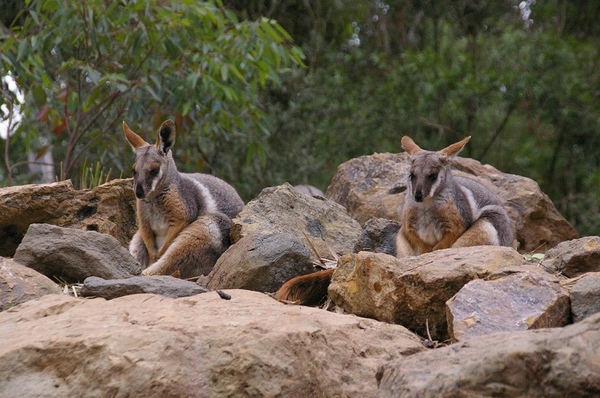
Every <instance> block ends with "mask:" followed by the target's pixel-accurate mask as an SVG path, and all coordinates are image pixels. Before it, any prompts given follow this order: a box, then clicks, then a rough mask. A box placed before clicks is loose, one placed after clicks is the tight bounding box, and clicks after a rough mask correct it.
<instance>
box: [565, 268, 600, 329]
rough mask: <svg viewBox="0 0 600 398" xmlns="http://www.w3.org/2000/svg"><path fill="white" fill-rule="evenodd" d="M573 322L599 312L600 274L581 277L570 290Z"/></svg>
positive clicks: (591, 273) (592, 273)
mask: <svg viewBox="0 0 600 398" xmlns="http://www.w3.org/2000/svg"><path fill="white" fill-rule="evenodd" d="M571 312H572V313H573V322H579V321H582V320H583V319H585V318H587V317H588V316H590V315H593V314H596V313H598V312H600V272H590V273H588V274H585V275H583V276H582V277H581V278H580V279H579V280H578V281H576V282H575V284H574V285H573V287H572V288H571Z"/></svg>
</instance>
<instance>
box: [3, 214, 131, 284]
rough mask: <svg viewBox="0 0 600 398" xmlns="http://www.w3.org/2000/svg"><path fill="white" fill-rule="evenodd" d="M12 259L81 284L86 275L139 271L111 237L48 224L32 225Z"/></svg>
mask: <svg viewBox="0 0 600 398" xmlns="http://www.w3.org/2000/svg"><path fill="white" fill-rule="evenodd" d="M14 260H15V261H16V262H18V263H20V264H23V265H26V266H28V267H30V268H33V269H35V270H36V271H38V272H40V273H42V274H44V275H46V276H47V277H49V278H53V277H57V278H60V280H64V281H65V282H68V283H74V282H82V281H83V280H84V279H85V278H87V277H88V276H98V277H100V278H104V279H121V278H128V277H130V276H132V275H139V274H140V272H141V267H140V265H139V264H138V263H137V261H135V259H134V258H133V257H132V256H131V255H130V254H129V252H128V251H127V249H125V248H124V247H122V246H121V245H120V244H119V242H118V241H117V240H116V239H115V238H113V237H112V236H110V235H107V234H102V233H99V232H94V231H81V230H78V229H73V228H61V227H57V226H54V225H50V224H31V225H30V226H29V229H28V230H27V234H26V235H25V237H24V238H23V241H22V242H21V244H20V245H19V247H18V249H17V252H16V253H15V257H14Z"/></svg>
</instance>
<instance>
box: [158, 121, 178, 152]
mask: <svg viewBox="0 0 600 398" xmlns="http://www.w3.org/2000/svg"><path fill="white" fill-rule="evenodd" d="M173 144H175V123H173V121H172V120H170V119H169V120H167V121H165V122H164V123H163V124H162V125H161V126H160V129H158V139H157V140H156V144H154V145H155V146H156V148H157V149H158V150H160V151H162V152H163V153H164V154H165V155H166V154H167V153H169V150H170V149H171V148H172V147H173Z"/></svg>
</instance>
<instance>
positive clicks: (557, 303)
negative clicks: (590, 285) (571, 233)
mask: <svg viewBox="0 0 600 398" xmlns="http://www.w3.org/2000/svg"><path fill="white" fill-rule="evenodd" d="M520 268H521V269H520V271H518V272H516V273H512V274H511V275H508V276H503V277H500V278H497V279H496V277H495V276H494V275H493V274H492V275H490V276H489V277H488V278H487V279H486V280H483V279H476V280H473V281H471V282H469V283H467V284H466V285H465V286H464V287H463V288H462V289H460V291H459V292H458V293H457V294H456V295H455V296H454V297H452V298H451V299H450V300H448V302H447V303H446V318H447V319H448V329H449V334H450V338H451V339H452V340H453V341H463V340H467V339H471V338H473V337H475V336H482V335H486V334H490V333H494V332H500V331H518V330H528V329H539V328H549V327H560V326H564V325H566V324H567V323H569V321H570V315H571V307H570V303H569V292H568V291H567V290H566V289H564V288H563V287H562V286H561V285H560V282H559V279H558V278H557V277H555V276H554V275H550V274H548V273H547V272H545V271H544V270H541V269H540V268H537V267H534V266H522V267H520Z"/></svg>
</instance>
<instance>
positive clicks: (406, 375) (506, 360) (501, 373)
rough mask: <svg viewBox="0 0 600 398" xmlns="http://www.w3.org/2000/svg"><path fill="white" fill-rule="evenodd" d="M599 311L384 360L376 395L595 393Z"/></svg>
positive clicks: (599, 383) (546, 397) (548, 397)
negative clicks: (564, 321)
mask: <svg viewBox="0 0 600 398" xmlns="http://www.w3.org/2000/svg"><path fill="white" fill-rule="evenodd" d="M598 341H600V314H597V315H593V316H591V317H589V318H587V319H586V320H584V321H582V322H579V323H576V324H574V325H569V326H565V327H564V328H553V329H537V330H528V331H523V332H500V333H494V334H490V335H487V336H480V337H475V338H473V339H470V340H468V341H465V342H462V343H457V344H453V345H451V346H448V347H443V348H440V349H436V350H431V351H426V352H422V353H418V354H415V355H412V356H410V357H408V358H403V359H401V360H395V361H392V362H390V363H388V364H385V365H384V366H383V367H382V368H381V369H380V372H379V374H378V375H379V378H380V380H381V382H380V385H379V390H378V392H377V394H376V396H377V397H378V398H387V397H389V398H397V397H420V398H439V397H465V398H467V397H532V398H538V397H539V398H552V397H556V398H558V397H597V396H599V395H600V377H598V372H599V370H598V366H600V365H599V364H600V344H598Z"/></svg>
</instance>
